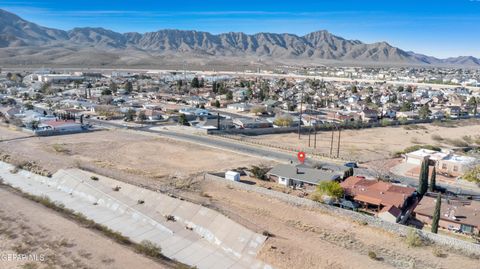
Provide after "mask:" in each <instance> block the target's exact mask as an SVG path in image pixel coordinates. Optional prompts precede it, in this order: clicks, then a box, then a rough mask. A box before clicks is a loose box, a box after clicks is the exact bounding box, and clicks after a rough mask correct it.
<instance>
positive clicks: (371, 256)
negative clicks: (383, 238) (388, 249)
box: [368, 251, 378, 260]
mask: <svg viewBox="0 0 480 269" xmlns="http://www.w3.org/2000/svg"><path fill="white" fill-rule="evenodd" d="M368 257H369V258H370V259H372V260H377V259H378V257H377V253H375V252H373V251H369V252H368Z"/></svg>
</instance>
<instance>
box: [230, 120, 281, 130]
mask: <svg viewBox="0 0 480 269" xmlns="http://www.w3.org/2000/svg"><path fill="white" fill-rule="evenodd" d="M233 124H235V126H237V127H238V128H241V129H245V128H269V127H272V126H273V124H272V123H271V122H268V121H266V120H263V119H252V118H235V119H234V120H233Z"/></svg>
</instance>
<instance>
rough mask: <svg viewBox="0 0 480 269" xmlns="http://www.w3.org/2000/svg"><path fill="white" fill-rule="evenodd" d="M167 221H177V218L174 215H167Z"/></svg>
mask: <svg viewBox="0 0 480 269" xmlns="http://www.w3.org/2000/svg"><path fill="white" fill-rule="evenodd" d="M165 219H166V220H167V221H176V219H175V216H173V215H166V216H165Z"/></svg>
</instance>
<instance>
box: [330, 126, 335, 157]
mask: <svg viewBox="0 0 480 269" xmlns="http://www.w3.org/2000/svg"><path fill="white" fill-rule="evenodd" d="M334 133H335V127H332V140H331V141H330V157H332V154H333V134H334Z"/></svg>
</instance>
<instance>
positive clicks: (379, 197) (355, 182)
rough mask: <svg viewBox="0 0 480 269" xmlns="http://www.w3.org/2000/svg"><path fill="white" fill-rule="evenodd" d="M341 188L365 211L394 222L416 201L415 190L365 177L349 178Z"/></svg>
mask: <svg viewBox="0 0 480 269" xmlns="http://www.w3.org/2000/svg"><path fill="white" fill-rule="evenodd" d="M340 186H342V188H343V189H344V190H345V198H347V199H350V200H353V201H355V202H357V203H359V204H360V205H361V206H362V207H363V209H364V210H365V211H367V212H371V213H373V214H375V215H377V216H378V217H380V218H382V219H385V220H387V221H392V222H398V221H399V220H400V217H401V215H402V213H405V212H404V211H406V210H407V209H408V208H409V206H410V205H412V204H413V203H414V202H415V200H416V196H415V193H416V191H415V189H414V188H411V187H405V186H400V185H395V184H392V183H388V182H383V181H379V180H369V179H365V178H364V177H357V176H352V177H349V178H347V179H345V180H344V181H343V182H341V183H340Z"/></svg>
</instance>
